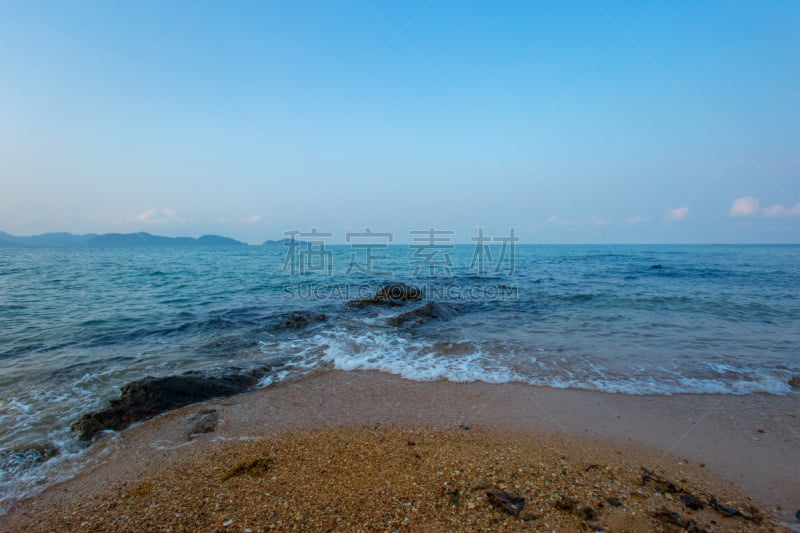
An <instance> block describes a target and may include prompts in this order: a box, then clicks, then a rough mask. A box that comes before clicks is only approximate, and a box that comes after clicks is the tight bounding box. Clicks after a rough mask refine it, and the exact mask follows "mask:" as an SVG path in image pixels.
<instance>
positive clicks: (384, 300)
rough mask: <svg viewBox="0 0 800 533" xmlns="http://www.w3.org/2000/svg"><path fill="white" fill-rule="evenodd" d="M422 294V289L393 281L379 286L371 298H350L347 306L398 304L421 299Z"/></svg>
mask: <svg viewBox="0 0 800 533" xmlns="http://www.w3.org/2000/svg"><path fill="white" fill-rule="evenodd" d="M423 297H424V294H423V292H422V289H420V288H419V287H415V286H414V285H407V284H405V283H399V282H393V283H389V284H387V285H384V286H383V287H381V288H379V289H378V290H377V291H376V292H375V296H373V297H372V298H365V299H362V300H350V301H349V302H347V306H348V307H355V308H362V307H366V306H368V305H384V306H398V305H403V304H404V303H406V302H415V301H418V300H422V298H423Z"/></svg>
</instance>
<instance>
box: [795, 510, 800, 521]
mask: <svg viewBox="0 0 800 533" xmlns="http://www.w3.org/2000/svg"><path fill="white" fill-rule="evenodd" d="M794 517H795V518H796V519H797V520H800V509H798V510H797V512H796V513H794Z"/></svg>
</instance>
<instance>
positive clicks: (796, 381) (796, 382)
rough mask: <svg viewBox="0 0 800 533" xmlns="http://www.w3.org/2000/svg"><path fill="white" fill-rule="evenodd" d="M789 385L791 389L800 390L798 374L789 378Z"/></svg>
mask: <svg viewBox="0 0 800 533" xmlns="http://www.w3.org/2000/svg"><path fill="white" fill-rule="evenodd" d="M789 386H790V387H791V388H793V389H797V390H800V376H794V377H793V378H791V379H790V380H789Z"/></svg>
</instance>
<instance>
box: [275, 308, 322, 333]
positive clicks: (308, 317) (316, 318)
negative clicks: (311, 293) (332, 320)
mask: <svg viewBox="0 0 800 533" xmlns="http://www.w3.org/2000/svg"><path fill="white" fill-rule="evenodd" d="M327 318H328V317H326V316H325V315H323V314H317V313H311V312H309V311H297V312H295V313H292V314H290V315H289V316H288V317H286V319H285V320H283V321H282V322H281V323H279V324H278V325H276V326H275V329H276V330H281V329H303V328H304V327H306V326H308V325H309V324H311V323H312V322H324V321H325V320H327Z"/></svg>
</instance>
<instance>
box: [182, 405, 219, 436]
mask: <svg viewBox="0 0 800 533" xmlns="http://www.w3.org/2000/svg"><path fill="white" fill-rule="evenodd" d="M218 422H219V413H217V410H216V409H209V410H207V411H200V412H199V413H197V414H194V415H192V416H190V417H189V420H187V429H186V440H190V439H191V438H192V437H193V436H194V435H201V434H203V433H211V432H213V431H215V430H216V429H217V423H218Z"/></svg>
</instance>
